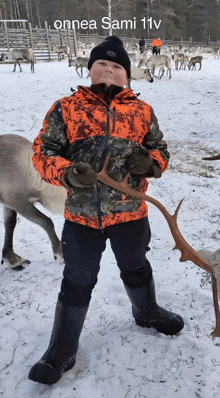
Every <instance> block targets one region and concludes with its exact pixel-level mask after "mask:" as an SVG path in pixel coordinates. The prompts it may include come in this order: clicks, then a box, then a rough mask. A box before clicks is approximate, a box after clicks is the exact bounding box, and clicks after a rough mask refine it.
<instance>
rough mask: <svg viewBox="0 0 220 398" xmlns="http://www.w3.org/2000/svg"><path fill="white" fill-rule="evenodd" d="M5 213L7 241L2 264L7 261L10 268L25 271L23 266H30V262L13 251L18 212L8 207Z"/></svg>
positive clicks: (5, 208)
mask: <svg viewBox="0 0 220 398" xmlns="http://www.w3.org/2000/svg"><path fill="white" fill-rule="evenodd" d="M3 211H4V225H5V240H4V246H3V249H2V261H1V264H3V263H4V261H5V262H6V264H8V266H9V267H10V268H12V269H16V270H22V269H24V267H23V265H25V264H30V261H29V260H26V259H24V258H22V257H20V256H18V254H16V253H15V252H14V250H13V236H14V229H15V226H16V223H17V212H16V211H15V210H13V209H9V207H6V206H4V207H3Z"/></svg>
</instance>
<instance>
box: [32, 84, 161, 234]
mask: <svg viewBox="0 0 220 398" xmlns="http://www.w3.org/2000/svg"><path fill="white" fill-rule="evenodd" d="M151 114H152V108H151V107H150V106H149V105H148V104H146V103H145V102H144V101H141V100H138V99H137V97H136V96H135V95H134V94H133V92H132V91H131V90H129V89H122V91H121V92H119V93H118V94H117V95H115V97H114V98H113V99H112V101H111V102H110V104H109V105H107V104H106V103H105V101H103V100H102V99H100V98H99V96H98V95H97V94H95V93H94V92H92V91H91V89H90V88H88V87H82V86H79V87H78V91H77V92H76V93H75V94H74V95H72V96H69V97H65V98H62V99H61V100H60V101H57V102H56V103H55V104H53V106H52V107H51V109H50V110H49V112H48V113H47V115H46V117H45V120H44V123H43V128H42V130H41V131H40V133H39V135H38V137H37V138H36V139H35V141H34V144H33V150H34V152H35V154H34V156H33V163H34V166H35V168H36V169H37V170H38V172H39V173H40V175H41V177H42V179H43V180H44V181H46V182H49V183H51V184H54V185H62V182H61V176H62V174H63V172H64V171H65V169H66V168H67V167H69V166H71V165H72V164H74V163H76V162H78V161H86V162H89V163H90V164H91V165H92V167H93V168H94V170H95V171H96V172H98V171H100V168H101V166H102V164H103V160H104V159H103V156H104V155H105V153H106V151H107V148H110V149H111V150H112V156H111V158H110V163H109V169H108V173H109V175H110V176H111V177H112V178H113V179H115V180H116V179H117V180H120V179H121V178H123V176H124V175H125V174H126V172H127V170H126V159H127V157H128V156H129V155H131V154H132V153H133V151H134V150H137V149H138V146H139V145H142V144H143V141H144V139H145V138H146V136H147V135H148V133H149V137H150V139H151V140H152V139H153V137H151V134H150V126H151ZM149 154H150V156H152V158H153V159H155V160H157V162H158V164H159V166H160V167H161V170H162V171H164V170H165V169H166V167H167V164H168V161H167V159H164V158H163V156H162V155H161V153H160V151H159V150H156V149H154V148H152V150H149ZM129 183H130V185H131V186H132V187H133V188H134V189H138V190H140V191H141V192H145V191H146V189H147V186H148V182H147V180H146V178H141V177H139V176H138V177H137V176H134V177H133V176H132V177H131V178H130V180H129ZM95 185H97V187H96V186H94V187H93V188H91V189H88V188H85V189H84V188H83V189H81V188H79V189H77V188H74V189H72V190H70V191H67V194H68V197H67V201H66V208H65V213H64V216H65V218H66V219H68V220H70V221H73V222H77V223H80V224H83V225H87V226H90V227H93V228H101V227H102V228H105V227H106V226H109V225H113V224H117V223H121V222H126V221H130V220H137V219H139V218H143V217H145V216H146V215H147V213H148V208H147V204H146V203H145V201H140V200H137V199H135V198H132V197H127V196H126V195H124V194H122V193H120V192H119V191H117V190H114V189H113V188H109V187H107V186H105V184H102V183H100V182H98V183H97V184H95ZM96 195H97V197H99V200H100V202H101V203H100V212H99V214H96V208H97V203H98V200H96ZM100 198H101V199H100ZM103 200H104V202H103ZM111 201H112V203H111ZM93 202H94V203H93ZM130 208H132V211H126V209H130ZM117 209H118V210H117Z"/></svg>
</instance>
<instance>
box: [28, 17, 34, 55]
mask: <svg viewBox="0 0 220 398" xmlns="http://www.w3.org/2000/svg"><path fill="white" fill-rule="evenodd" d="M28 25H29V31H30V42H31V48H32V49H34V42H33V35H32V26H31V23H29V24H28Z"/></svg>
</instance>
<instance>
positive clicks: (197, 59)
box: [188, 55, 204, 70]
mask: <svg viewBox="0 0 220 398" xmlns="http://www.w3.org/2000/svg"><path fill="white" fill-rule="evenodd" d="M203 58H204V57H202V56H201V55H197V56H195V57H192V58H190V61H189V65H188V68H189V70H191V69H192V70H193V69H194V70H196V64H197V63H198V64H199V69H198V70H200V69H201V67H202V59H203Z"/></svg>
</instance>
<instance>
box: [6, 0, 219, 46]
mask: <svg viewBox="0 0 220 398" xmlns="http://www.w3.org/2000/svg"><path fill="white" fill-rule="evenodd" d="M110 7H111V16H112V28H113V30H112V31H113V33H114V34H116V35H119V36H128V37H137V38H139V37H142V36H144V37H145V38H149V39H151V38H153V37H154V36H160V37H161V38H162V39H165V40H171V39H173V40H181V39H182V40H190V38H191V39H192V40H193V41H194V42H195V41H198V42H208V41H217V40H220V23H219V21H220V2H219V0H208V1H207V0H181V1H179V0H80V1H79V0H47V1H45V0H0V19H3V20H5V19H10V20H12V19H27V20H28V22H31V23H32V25H33V26H38V27H39V28H41V27H42V28H43V27H44V23H45V21H47V22H48V25H49V26H50V27H51V29H53V28H54V23H55V21H60V22H59V23H57V25H56V26H57V27H59V26H60V27H64V22H63V21H65V20H69V21H70V22H71V26H70V27H71V28H72V24H73V23H72V21H79V22H78V23H77V22H75V23H74V25H75V28H76V30H77V31H79V32H80V33H98V34H99V35H107V34H108V33H109V30H108V27H109V26H110V19H108V17H109V9H110ZM103 18H105V19H104V20H103ZM82 21H86V22H82ZM92 21H93V22H92ZM103 21H105V22H103ZM122 21H124V22H122ZM81 22H82V23H81ZM12 26H13V25H12V24H11V25H10V27H12ZM14 26H15V24H14Z"/></svg>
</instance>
